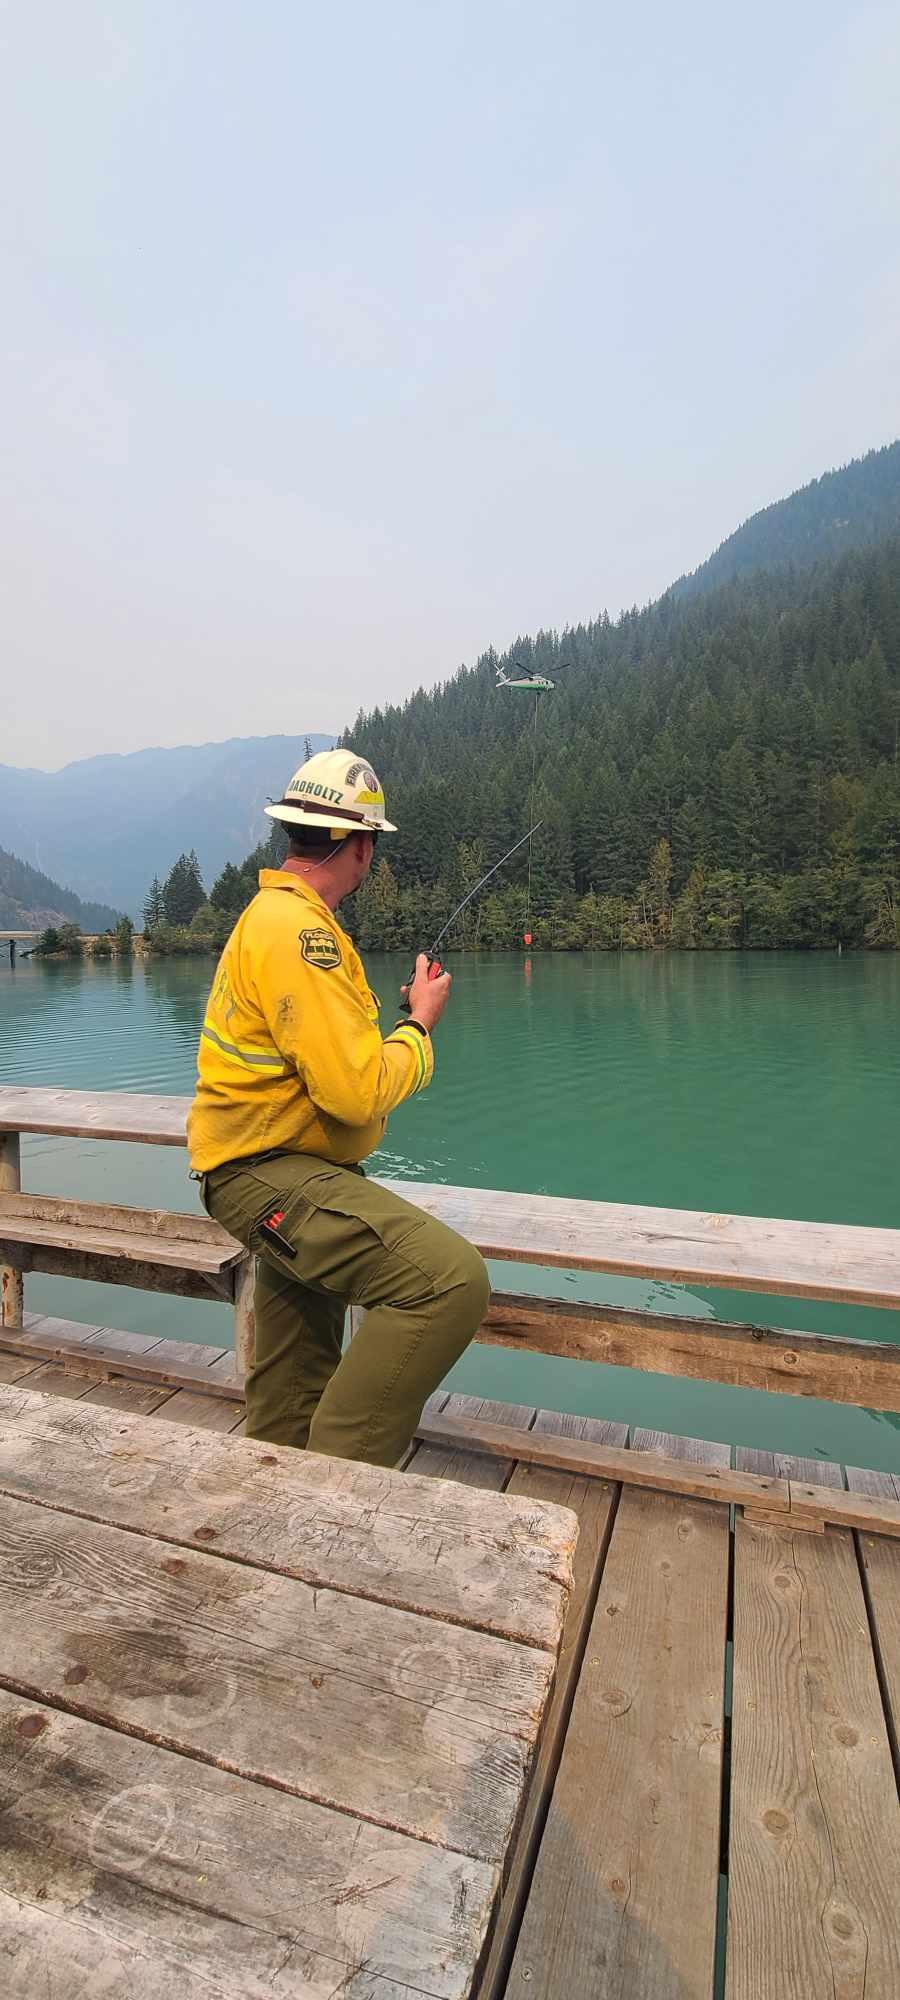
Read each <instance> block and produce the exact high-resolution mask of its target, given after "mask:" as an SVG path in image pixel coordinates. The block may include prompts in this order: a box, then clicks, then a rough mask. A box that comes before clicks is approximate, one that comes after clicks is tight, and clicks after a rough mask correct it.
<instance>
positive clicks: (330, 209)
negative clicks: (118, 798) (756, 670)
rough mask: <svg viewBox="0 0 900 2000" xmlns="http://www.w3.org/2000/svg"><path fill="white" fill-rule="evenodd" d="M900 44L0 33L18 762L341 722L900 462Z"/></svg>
mask: <svg viewBox="0 0 900 2000" xmlns="http://www.w3.org/2000/svg"><path fill="white" fill-rule="evenodd" d="M898 55H900V11H898V8H897V6H896V0H890V4H885V5H881V4H876V5H865V4H862V5H858V4H855V5H849V4H844V5H839V4H836V0H793V4H791V0H788V4H785V0H777V4H773V0H757V4H756V5H754V6H753V7H741V8H737V7H723V6H722V5H721V0H719V4H716V5H713V4H706V3H705V0H702V4H697V0H684V4H682V5H680V6H677V7H675V6H672V5H671V0H665V4H663V0H648V3H647V4H643V5H642V4H640V0H637V4H634V5H633V6H632V7H631V8H630V9H629V8H625V7H623V6H622V5H621V4H617V5H616V6H615V7H612V6H609V5H603V4H602V0H570V4H567V0H554V4H553V5H550V4H549V0H544V4H537V3H536V0H516V4H512V0H509V4H507V3H506V0H478V4H477V5H476V4H470V0H444V4H442V5H440V6H438V5H436V4H433V0H415V4H411V0H385V4H383V5H381V6H378V7H375V6H373V5H372V4H371V0H365V4H363V0H345V4H341V0H334V4H332V5H331V6H330V7H328V8H324V7H322V6H321V5H316V6H311V5H307V4H305V0H191V3H190V5H186V4H184V0H104V4H101V3H100V0H18V3H17V0H0V77H2V79H3V80H2V84H0V170H2V181H3V192H4V200H3V204H2V215H0V232H2V237H0V241H2V269H0V279H2V293H0V304H2V309H0V348H2V354H3V358H2V371H0V382H2V387H0V397H2V412H0V415H2V449H0V465H2V474H0V479H2V518H0V563H2V567H3V572H4V577H3V589H2V604H3V612H2V619H3V625H2V654H0V660H2V669H0V672H2V701H0V762H7V763H16V764H29V763H30V764H38V765H42V766H45V767H47V768H55V767H56V766H58V765H60V764H63V763H65V762H67V761H69V760H70V759H72V758H74V757H81V756H87V755H90V754H92V753H94V752H96V751H101V750H131V749H136V748H139V747H142V746H144V745H148V744H153V743H162V744H172V743H183V742H191V741H194V742H196V741H204V740H208V739H211V738H222V737H227V736H234V735H260V734H265V733H268V732H270V731H276V730H278V731H281V730H284V731H290V732H293V731H296V730H303V729H339V728H340V727H342V726H343V724H344V723H345V722H347V721H349V720H351V719H352V717H353V716H354V714H355V713H356V710H357V708H358V707H359V705H360V704H365V705H367V706H370V705H374V704H375V703H377V702H381V701H384V700H392V699H398V698H402V697H403V696H404V695H405V694H407V693H408V692H409V691H410V690H411V689H412V688H414V687H416V686H418V685H420V684H422V683H423V682H424V683H426V684H431V683H434V682H435V681H437V680H440V679H442V678H444V677H445V676H447V675H448V674H450V673H453V672H454V671H455V670H456V668H457V667H458V665H459V663H460V661H462V660H466V661H469V662H471V661H472V660H474V659H475V658H476V656H477V654H478V653H479V652H480V651H482V650H483V649H484V648H485V647H486V646H487V645H489V644H490V643H493V644H495V645H496V646H497V647H498V648H503V647H505V646H506V645H507V644H509V642H510V641H511V640H512V639H513V638H514V637H515V636H516V634H518V633H523V632H530V631H534V630H535V629H537V628H538V627H539V626H542V625H543V626H545V627H546V626H555V627H557V628H561V627H563V626H564V625H565V624H566V623H569V622H575V621H577V620H579V619H583V618H589V617H592V616H594V615H596V613H597V612H598V611H599V610H600V609H601V608H602V607H603V606H604V605H606V606H608V607H609V609H610V610H611V611H613V612H615V611H616V610H618V609H619V608H620V607H621V606H622V605H623V604H627V603H631V602H633V601H635V600H636V601H639V602H643V601H645V600H646V599H647V598H649V597H651V596H654V595H656V594H657V593H658V592H659V591H660V590H661V589H663V588H664V587H665V586H666V584H667V583H669V582H670V581H671V580H672V578H673V577H674V576H676V575H677V574H679V572H680V571H682V570H684V569H686V568H693V567H694V566H695V565H696V563H697V562H699V561H701V560H702V559H703V557H704V556H705V555H707V554H708V553H709V551H710V550H711V549H712V548H713V547H714V545H715V544H716V543H717V542H719V541H721V540H722V538H723V537H724V535H726V534H727V533H729V532H730V530H731V529H732V528H733V527H735V526H736V525H737V523H738V522H739V521H740V520H741V519H743V518H744V517H745V516H746V515H747V514H749V513H752V512H753V511H754V510H755V509H756V508H758V507H760V506H762V505H765V504H766V503H767V502H768V501H769V500H771V499H776V498H778V497H779V496H780V495H781V494H783V493H785V492H787V491H789V490H790V489H791V488H792V487H795V486H798V485H801V484H802V483H804V482H805V481H806V480H807V479H809V478H810V477H812V476H813V475H815V474H816V473H817V472H819V471H821V470H824V469H825V468H826V467H828V466H831V465H834V464H838V463H841V462H842V461H844V460H846V459H847V458H850V457H853V456H856V455H858V454H859V453H860V452H862V451H864V450H866V449H868V448H869V447H870V446H871V445H874V444H881V443H884V442H886V441H887V440H888V439H889V438H892V437H894V436H895V435H896V434H897V432H898V430H900V337H898V329H900V252H898V243H900V227H898V225H900V197H898V189H900V136H898V135H900V116H898V104H900V88H898V86H900V63H898Z"/></svg>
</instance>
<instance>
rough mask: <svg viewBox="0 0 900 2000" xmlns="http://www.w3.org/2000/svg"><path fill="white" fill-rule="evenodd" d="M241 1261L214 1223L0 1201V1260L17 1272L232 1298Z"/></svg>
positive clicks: (38, 1201)
mask: <svg viewBox="0 0 900 2000" xmlns="http://www.w3.org/2000/svg"><path fill="white" fill-rule="evenodd" d="M245 1255H246V1253H245V1252H244V1250H243V1248H242V1246H241V1245H240V1244H239V1243H236V1242H235V1239H234V1238H233V1237H231V1236H228V1235H226V1233H225V1231H224V1230H221V1229H219V1227H218V1225H217V1224H216V1223H214V1222H211V1221H209V1220H208V1219H204V1218H202V1217H200V1216H180V1215H169V1214H166V1213H165V1212H164V1211H161V1210H158V1209H125V1208H114V1207H112V1206H107V1205H101V1204H94V1203H90V1202H77V1201H63V1200H59V1199H57V1198H56V1197H55V1196H49V1195H46V1196H44V1195H24V1194H6V1195H2V1196H0V1256H5V1257H6V1256H8V1257H10V1258H12V1257H15V1258H16V1259H17V1261H18V1264H19V1266H20V1267H21V1269H22V1270H24V1271H44V1272H48V1273H51V1274H54V1273H55V1274H61V1275H63V1276H66V1275H74V1276H75V1277H82V1278H100V1279H101V1280H102V1281H103V1282H104V1283H107V1284H127V1285H138V1286H139V1287H140V1288H141V1289H143V1290H146V1291H154V1290H165V1291H175V1292H179V1293H181V1294H182V1296H184V1297H194V1296H205V1295H207V1294H208V1291H209V1289H210V1288H212V1289H213V1290H218V1291H220V1292H221V1295H222V1296H223V1297H228V1298H231V1297H232V1296H233V1292H234V1283H235V1271H236V1268H237V1267H238V1266H239V1265H240V1264H241V1263H242V1262H243V1261H244V1259H245Z"/></svg>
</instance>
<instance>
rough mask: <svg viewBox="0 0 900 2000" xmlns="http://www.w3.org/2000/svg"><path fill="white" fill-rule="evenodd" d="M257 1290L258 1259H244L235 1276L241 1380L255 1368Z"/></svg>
mask: <svg viewBox="0 0 900 2000" xmlns="http://www.w3.org/2000/svg"><path fill="white" fill-rule="evenodd" d="M255 1290H256V1259H255V1257H244V1258H243V1259H242V1261H241V1263H240V1264H239V1265H238V1267H237V1270H236V1272H235V1274H234V1353H235V1360H236V1361H237V1368H238V1374H239V1375H240V1377H241V1380H242V1381H243V1380H244V1377H245V1376H246V1375H248V1374H249V1372H250V1369H251V1368H252V1367H253V1352H254V1348H255V1346H256V1314H255V1312H254V1308H253V1295H254V1292H255Z"/></svg>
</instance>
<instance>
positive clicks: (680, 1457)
mask: <svg viewBox="0 0 900 2000" xmlns="http://www.w3.org/2000/svg"><path fill="white" fill-rule="evenodd" d="M631 1449H632V1451H639V1452H647V1453H649V1455H650V1456H651V1457H652V1458H656V1457H660V1458H668V1459H671V1460H674V1461H676V1462H677V1463H678V1464H679V1465H700V1466H708V1467H715V1468H716V1469H717V1470H719V1469H721V1470H724V1471H726V1472H727V1470H728V1468H729V1466H730V1464H731V1446H730V1445H728V1444H717V1443H715V1441H713V1440H710V1439H708V1438H692V1437H682V1435H681V1433H680V1431H651V1430H645V1429H643V1428H639V1429H638V1430H636V1431H633V1432H632V1436H631Z"/></svg>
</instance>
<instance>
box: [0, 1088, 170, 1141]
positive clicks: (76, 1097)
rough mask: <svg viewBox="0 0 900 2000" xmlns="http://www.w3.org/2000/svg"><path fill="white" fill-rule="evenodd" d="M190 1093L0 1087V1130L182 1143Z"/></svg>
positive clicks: (89, 1137)
mask: <svg viewBox="0 0 900 2000" xmlns="http://www.w3.org/2000/svg"><path fill="white" fill-rule="evenodd" d="M189 1104H190V1098H188V1097H158V1096H151V1095H150V1094H149V1093H148V1094H147V1095H145V1094H144V1093H143V1092H137V1091H127V1090H36V1089H32V1088H30V1087H27V1088H26V1087H25V1086H22V1085H15V1084H6V1085H4V1086H3V1088H0V1131H3V1132H56V1133H57V1134H59V1135H60V1136H61V1137H65V1138H70V1139H126V1140H142V1141H143V1142H144V1144H145V1145H148V1146H184V1145H185V1144H186V1134H185V1119H186V1116H187V1110H188V1105H189Z"/></svg>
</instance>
